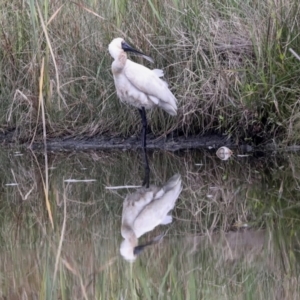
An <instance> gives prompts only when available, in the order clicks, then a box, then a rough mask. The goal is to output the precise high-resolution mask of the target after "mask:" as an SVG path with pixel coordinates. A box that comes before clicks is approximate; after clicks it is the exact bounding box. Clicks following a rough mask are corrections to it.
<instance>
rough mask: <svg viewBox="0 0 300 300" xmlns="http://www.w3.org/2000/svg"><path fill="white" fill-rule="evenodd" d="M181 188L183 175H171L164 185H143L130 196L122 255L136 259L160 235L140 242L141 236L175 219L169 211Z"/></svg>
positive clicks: (125, 209)
mask: <svg viewBox="0 0 300 300" xmlns="http://www.w3.org/2000/svg"><path fill="white" fill-rule="evenodd" d="M181 190H182V184H181V176H180V175H179V174H176V175H174V176H172V177H171V178H170V179H169V180H168V182H167V183H165V184H164V185H163V186H162V187H157V186H150V187H149V188H146V187H142V188H140V189H138V190H137V191H136V192H134V193H133V194H130V195H128V196H127V197H126V198H125V200H124V203H123V211H122V225H121V234H122V237H123V238H124V240H123V241H122V243H121V246H120V252H121V255H122V256H123V257H124V258H125V259H126V260H128V261H131V262H133V261H134V260H135V259H136V257H137V255H138V254H139V253H140V252H141V251H142V250H143V248H145V247H146V246H148V245H151V244H153V243H156V242H157V241H158V240H159V239H160V238H161V236H159V237H156V238H155V239H154V240H152V241H150V242H147V243H146V244H144V245H138V238H139V237H141V236H142V235H143V234H145V233H146V232H149V231H151V230H153V229H154V228H155V227H156V226H158V225H160V224H161V225H166V224H169V223H171V222H172V216H171V215H170V214H169V213H170V211H171V210H172V209H173V208H174V206H175V203H176V200H177V198H178V197H179V194H180V192H181Z"/></svg>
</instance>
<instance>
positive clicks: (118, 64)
mask: <svg viewBox="0 0 300 300" xmlns="http://www.w3.org/2000/svg"><path fill="white" fill-rule="evenodd" d="M108 50H109V53H110V55H111V56H112V57H113V59H114V61H113V63H112V66H111V67H112V73H113V76H114V81H115V86H116V90H117V95H118V97H119V98H120V100H121V101H122V102H125V103H128V104H131V105H133V106H135V107H137V108H139V109H142V108H145V109H151V108H153V107H154V106H158V107H161V108H162V109H163V110H165V111H166V112H167V113H169V114H170V115H172V116H175V115H176V114H177V105H176V103H177V100H176V98H175V96H174V95H173V94H172V93H171V91H170V90H169V88H168V85H167V83H166V82H165V81H163V80H161V79H160V77H162V76H163V75H164V73H163V71H162V70H159V69H154V70H150V69H148V68H146V67H145V66H143V65H140V64H137V63H135V62H133V61H131V60H129V59H127V54H126V52H125V51H130V52H134V53H137V54H139V55H142V56H143V57H144V58H146V59H148V60H150V61H151V60H152V59H151V58H150V57H148V56H146V55H145V54H143V53H141V52H139V51H137V50H135V49H134V48H132V47H131V46H129V45H128V44H127V43H126V42H125V41H124V40H123V39H122V38H115V39H113V40H112V42H111V43H110V44H109V46H108Z"/></svg>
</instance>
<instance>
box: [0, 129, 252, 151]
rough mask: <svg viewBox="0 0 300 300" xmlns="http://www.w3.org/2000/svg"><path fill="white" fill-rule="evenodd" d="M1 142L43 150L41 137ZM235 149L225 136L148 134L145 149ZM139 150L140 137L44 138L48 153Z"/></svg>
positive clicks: (0, 139) (6, 136) (2, 137)
mask: <svg viewBox="0 0 300 300" xmlns="http://www.w3.org/2000/svg"><path fill="white" fill-rule="evenodd" d="M0 143H1V144H2V145H10V146H13V145H22V146H24V147H31V148H32V149H33V150H38V149H43V148H44V142H43V140H42V139H41V137H40V136H38V137H37V138H36V140H35V141H34V142H33V143H32V144H31V141H22V140H20V139H17V138H16V135H15V133H14V132H13V131H12V132H6V133H1V134H0ZM222 146H227V147H234V148H235V147H236V146H235V145H234V143H233V142H232V141H231V140H230V139H228V137H225V136H221V135H215V134H213V135H207V136H192V137H184V136H179V137H174V136H173V137H167V138H166V137H155V136H153V135H151V134H148V135H147V148H148V149H152V150H154V149H160V150H167V151H178V150H187V149H212V150H213V149H218V148H219V147H222ZM243 147H244V149H245V151H251V150H252V147H251V146H249V145H245V146H243ZM140 148H141V140H140V137H139V136H132V137H129V138H122V137H110V136H94V137H86V136H65V137H59V138H58V137H52V138H48V139H47V149H48V150H50V151H73V150H77V151H82V150H107V149H120V150H129V149H131V150H134V149H140Z"/></svg>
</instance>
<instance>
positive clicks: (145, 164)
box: [143, 148, 150, 188]
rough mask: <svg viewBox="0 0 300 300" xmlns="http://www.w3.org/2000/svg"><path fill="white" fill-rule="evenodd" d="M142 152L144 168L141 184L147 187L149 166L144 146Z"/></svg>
mask: <svg viewBox="0 0 300 300" xmlns="http://www.w3.org/2000/svg"><path fill="white" fill-rule="evenodd" d="M143 152H144V169H145V174H144V181H143V186H144V187H146V188H149V177H150V168H149V163H148V156H147V149H146V148H144V149H143Z"/></svg>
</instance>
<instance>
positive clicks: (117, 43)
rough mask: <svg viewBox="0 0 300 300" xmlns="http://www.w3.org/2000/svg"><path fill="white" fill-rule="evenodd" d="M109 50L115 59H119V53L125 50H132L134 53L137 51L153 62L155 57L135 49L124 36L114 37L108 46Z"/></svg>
mask: <svg viewBox="0 0 300 300" xmlns="http://www.w3.org/2000/svg"><path fill="white" fill-rule="evenodd" d="M108 51H109V53H110V55H111V56H112V58H113V59H117V58H118V57H119V55H120V54H122V53H124V52H132V53H135V54H137V55H140V56H142V57H144V58H145V59H146V60H148V61H150V62H152V63H153V59H152V58H151V57H149V56H147V55H145V54H144V53H142V52H140V51H138V50H136V49H134V48H133V47H131V46H130V45H128V44H127V43H126V42H125V40H124V39H123V38H115V39H113V40H112V41H111V42H110V44H109V46H108Z"/></svg>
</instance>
